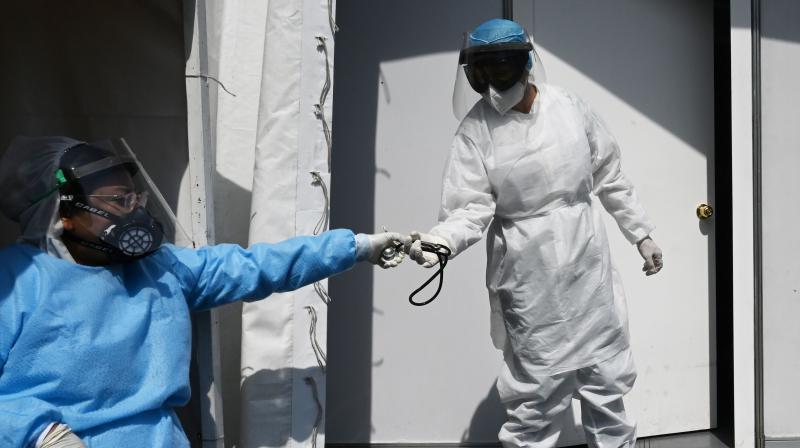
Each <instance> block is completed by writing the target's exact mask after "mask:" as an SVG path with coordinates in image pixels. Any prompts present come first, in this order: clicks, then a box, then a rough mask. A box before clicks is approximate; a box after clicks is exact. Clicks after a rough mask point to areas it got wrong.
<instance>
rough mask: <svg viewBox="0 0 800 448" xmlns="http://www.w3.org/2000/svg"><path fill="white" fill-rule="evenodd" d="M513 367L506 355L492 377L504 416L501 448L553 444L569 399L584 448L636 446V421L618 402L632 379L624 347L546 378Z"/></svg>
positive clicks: (633, 373) (542, 447) (630, 361)
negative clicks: (577, 406)
mask: <svg viewBox="0 0 800 448" xmlns="http://www.w3.org/2000/svg"><path fill="white" fill-rule="evenodd" d="M514 365H515V363H514V361H513V355H512V356H507V357H506V362H505V363H504V365H503V370H502V372H501V373H500V377H499V378H498V380H497V390H498V392H499V394H500V400H501V401H502V402H503V404H504V405H505V407H506V413H507V416H508V421H506V423H505V424H504V425H503V427H502V428H501V429H500V434H499V438H500V442H502V444H503V446H504V447H506V448H509V447H520V448H522V447H525V448H551V447H555V446H556V442H557V441H558V436H559V434H560V433H561V426H562V423H561V422H562V421H563V419H562V418H561V417H562V414H563V413H564V412H565V411H567V410H569V409H570V404H571V401H572V398H573V397H575V398H577V399H579V400H580V402H581V415H582V419H583V430H584V432H585V434H586V443H587V444H588V445H589V446H590V447H599V448H633V447H634V446H635V445H636V423H635V422H634V420H633V419H632V418H631V417H630V416H629V415H627V414H626V413H625V405H624V404H623V402H622V397H623V396H624V395H625V394H626V393H628V392H629V391H630V390H631V388H632V387H633V383H634V381H635V380H636V369H635V367H634V365H633V357H632V356H631V351H630V349H626V350H623V351H622V352H620V353H619V354H617V355H615V356H613V357H612V358H610V359H608V360H605V361H603V362H600V363H598V364H595V365H593V366H589V367H584V368H582V369H578V370H574V371H571V372H565V373H561V374H559V375H555V376H550V377H532V376H531V375H528V374H527V373H525V372H520V371H519V370H518V369H515V366H514Z"/></svg>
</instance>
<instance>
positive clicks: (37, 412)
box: [0, 137, 407, 448]
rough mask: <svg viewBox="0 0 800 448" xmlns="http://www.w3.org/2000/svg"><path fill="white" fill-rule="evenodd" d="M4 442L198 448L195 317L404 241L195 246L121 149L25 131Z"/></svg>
mask: <svg viewBox="0 0 800 448" xmlns="http://www.w3.org/2000/svg"><path fill="white" fill-rule="evenodd" d="M0 191H2V192H3V194H2V195H1V196H2V197H0V211H2V212H3V214H5V215H6V216H8V217H9V218H11V219H12V220H14V221H17V222H19V224H20V230H21V236H20V238H19V240H18V242H17V243H16V244H12V245H10V246H7V247H5V248H3V249H2V250H0V446H3V447H37V448H44V447H60V448H68V447H83V446H87V447H115V448H120V447H128V446H131V447H133V446H135V447H188V446H189V442H188V440H187V438H186V436H185V434H184V433H183V430H182V429H181V425H180V423H179V421H178V418H177V416H176V414H175V412H174V411H173V409H174V408H175V407H178V406H183V405H185V404H186V403H187V401H188V400H189V393H190V391H189V361H190V356H191V353H190V352H191V328H190V327H191V323H190V313H191V312H192V311H199V310H206V309H209V308H213V307H215V306H219V305H224V304H226V303H230V302H234V301H237V300H245V301H251V300H260V299H263V298H265V297H267V296H269V295H270V294H272V293H273V292H283V291H291V290H294V289H297V288H300V287H302V286H304V285H308V284H311V283H313V282H316V281H318V280H322V279H324V278H326V277H329V276H331V275H334V274H337V273H339V272H342V271H345V270H347V269H349V268H351V267H352V266H353V265H354V264H355V263H356V262H358V261H369V262H371V263H374V264H377V265H380V266H381V267H384V268H387V267H393V266H396V265H397V264H398V263H400V262H401V261H402V256H403V255H402V252H400V251H397V252H396V255H395V256H394V257H393V258H382V257H381V255H382V251H383V249H385V248H387V247H389V246H393V245H395V244H396V243H397V242H406V240H407V237H404V236H401V235H399V234H395V233H384V234H378V235H365V234H358V235H354V234H353V232H351V231H349V230H333V231H329V232H325V233H323V234H321V235H319V236H311V237H297V238H292V239H289V240H286V241H283V242H281V243H277V244H254V245H252V246H251V247H250V248H248V249H243V248H241V247H239V246H237V245H229V244H220V245H215V246H208V247H202V248H199V249H193V248H187V247H181V246H180V244H185V243H187V242H188V238H186V236H185V234H184V233H183V231H182V230H181V229H180V226H179V225H178V224H177V222H176V220H175V219H174V215H173V214H172V213H171V211H170V210H169V208H168V206H167V205H166V203H165V202H164V200H163V197H162V196H161V195H160V193H159V192H158V190H157V189H156V188H155V186H154V185H152V183H151V182H150V178H149V176H147V175H146V173H145V172H144V170H143V168H142V166H141V165H140V164H139V163H138V161H137V159H136V157H135V155H134V154H133V152H132V151H131V150H130V148H129V147H128V146H127V145H126V144H125V142H124V141H122V140H112V141H109V142H104V143H102V144H87V143H84V142H80V141H76V140H73V139H70V138H66V137H45V138H25V137H18V138H16V139H15V140H14V141H13V142H12V143H11V146H10V147H9V148H8V150H7V151H6V153H5V154H4V156H3V159H2V162H1V163H0Z"/></svg>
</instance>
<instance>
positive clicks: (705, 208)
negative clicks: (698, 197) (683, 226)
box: [697, 204, 714, 219]
mask: <svg viewBox="0 0 800 448" xmlns="http://www.w3.org/2000/svg"><path fill="white" fill-rule="evenodd" d="M713 215H714V209H713V208H712V207H711V206H710V205H708V204H700V205H698V206H697V217H698V218H700V219H708V218H710V217H711V216H713Z"/></svg>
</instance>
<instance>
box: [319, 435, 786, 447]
mask: <svg viewBox="0 0 800 448" xmlns="http://www.w3.org/2000/svg"><path fill="white" fill-rule="evenodd" d="M326 446H328V447H342V448H343V447H344V446H348V447H354V446H356V445H341V444H326ZM357 446H359V447H370V446H371V447H385V448H389V447H391V448H423V447H457V446H462V447H472V448H479V447H480V448H484V447H485V448H490V447H496V446H499V445H480V444H461V445H456V444H409V445H402V444H372V445H366V444H365V445H357ZM583 447H586V445H576V446H574V447H570V448H583ZM636 448H731V447H729V446H728V445H727V444H725V443H724V442H723V441H722V440H720V439H719V438H718V437H717V436H716V435H714V434H712V433H711V431H698V432H692V433H686V434H676V435H671V436H661V437H648V438H645V439H639V440H638V441H637V442H636ZM776 448H778V447H776Z"/></svg>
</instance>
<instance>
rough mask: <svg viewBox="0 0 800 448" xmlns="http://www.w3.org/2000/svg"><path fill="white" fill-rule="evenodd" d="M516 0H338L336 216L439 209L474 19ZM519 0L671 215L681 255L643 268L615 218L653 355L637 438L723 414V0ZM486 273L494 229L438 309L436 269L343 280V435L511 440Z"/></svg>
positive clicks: (337, 325) (399, 227)
mask: <svg viewBox="0 0 800 448" xmlns="http://www.w3.org/2000/svg"><path fill="white" fill-rule="evenodd" d="M501 3H502V2H500V1H497V2H485V1H483V0H481V1H464V0H450V1H441V2H430V1H423V0H420V1H410V2H374V1H371V0H352V1H350V2H340V3H339V5H338V11H337V20H338V22H339V25H340V27H341V29H342V30H341V31H340V32H339V33H338V34H337V64H336V73H335V88H336V89H337V91H336V101H335V103H334V128H333V131H334V148H333V188H332V195H333V200H332V213H333V222H332V224H333V227H336V226H340V227H350V228H354V229H356V230H358V231H380V230H381V228H382V226H384V225H385V226H387V227H388V228H389V229H390V230H395V231H400V232H408V231H411V230H415V229H416V230H421V231H426V230H428V229H429V228H430V227H431V226H433V225H434V224H435V222H436V215H437V212H438V205H439V195H440V193H441V173H442V171H443V168H444V163H445V159H446V157H447V153H448V149H449V145H450V141H451V139H452V136H453V133H454V131H455V129H456V126H457V122H456V120H455V119H454V118H453V116H452V113H451V111H450V98H451V92H452V85H453V80H454V77H455V71H456V62H457V54H458V48H459V46H460V44H461V32H462V31H467V30H469V29H470V28H472V27H474V26H475V25H477V24H478V23H480V22H481V21H483V20H487V19H489V18H494V17H499V16H500V15H501ZM530 5H535V9H533V10H531V7H530ZM525 6H527V9H526V7H525ZM514 10H515V17H516V18H517V20H519V21H520V22H521V23H522V24H523V25H524V26H526V27H528V28H529V30H530V31H532V32H533V33H534V34H535V36H536V38H537V41H538V44H539V51H540V52H541V56H542V59H543V61H544V64H545V68H546V70H547V72H548V77H549V79H550V81H551V82H552V83H554V84H558V85H560V86H562V87H565V88H567V89H569V90H572V91H574V92H576V93H578V94H580V95H581V96H583V97H584V98H585V99H586V100H587V101H588V102H589V103H591V104H592V105H593V106H594V107H595V108H596V109H597V110H598V111H599V113H600V114H601V115H602V116H603V117H604V118H605V119H606V121H607V122H608V123H609V125H610V127H611V129H612V130H613V131H614V133H615V135H616V136H617V139H618V140H619V141H620V144H621V146H622V148H623V166H624V168H625V171H626V172H627V174H628V175H629V177H630V178H631V179H632V180H633V182H634V184H635V185H636V186H637V189H638V191H639V194H640V197H641V199H642V201H643V203H644V205H645V208H646V209H647V210H648V211H649V212H650V215H651V217H652V218H653V220H654V221H655V223H656V224H657V226H658V229H657V230H656V232H655V233H654V238H655V240H656V241H657V242H658V243H659V244H660V245H661V247H662V248H663V249H664V252H665V263H666V267H665V269H664V271H663V272H662V273H660V274H659V275H657V276H655V277H649V278H645V277H644V275H643V274H642V273H641V260H640V257H639V255H638V253H637V252H636V249H635V248H634V247H632V246H631V245H629V244H628V243H627V242H625V241H624V240H623V238H622V236H621V234H620V232H619V231H618V230H617V228H616V225H615V224H613V223H612V222H611V221H610V220H609V223H608V230H609V235H610V237H611V241H612V246H613V247H612V250H613V255H614V258H615V261H616V264H617V267H618V269H619V270H620V271H621V274H622V276H623V280H624V282H625V286H626V290H627V293H628V302H629V308H630V321H631V325H630V328H631V333H632V335H633V336H632V337H633V346H634V347H633V349H634V355H635V359H636V363H637V366H638V370H639V379H638V381H637V384H636V387H635V389H634V392H633V393H632V394H631V397H630V400H628V401H629V403H630V405H629V407H630V408H631V409H632V412H634V413H635V414H636V415H637V417H638V420H639V432H640V435H642V436H647V435H655V434H667V433H675V432H683V431H692V430H699V429H706V428H710V427H712V426H714V423H715V422H714V419H715V410H714V405H715V399H714V397H713V393H712V392H713V391H715V375H716V372H715V370H714V367H715V354H714V347H715V341H714V337H713V336H714V332H715V328H714V321H713V316H714V293H713V285H714V283H713V279H714V269H713V258H712V257H713V247H714V241H713V233H714V232H713V218H712V219H711V220H709V221H704V222H700V221H699V220H698V218H697V217H696V216H695V208H696V207H697V205H698V204H700V203H703V202H707V203H709V204H711V205H713V203H714V198H713V191H712V189H711V187H710V186H711V185H713V182H714V180H713V178H712V177H710V176H711V174H712V173H713V163H714V160H713V148H714V141H713V135H714V111H713V101H714V85H713V40H712V37H713V36H712V25H713V22H712V5H711V2H696V1H690V0H684V1H674V2H636V1H634V0H629V1H619V0H613V1H604V2H603V3H602V7H601V6H594V3H593V2H592V3H590V2H585V1H584V2H579V1H564V0H558V1H536V2H530V1H524V2H523V1H520V2H516V3H515V5H514ZM534 17H535V19H534ZM484 271H485V251H484V248H483V243H479V244H476V246H474V247H473V248H471V249H470V250H469V251H467V252H466V253H464V254H462V255H460V256H459V257H457V258H456V259H454V260H453V261H452V262H451V264H449V265H448V267H447V271H446V273H445V283H444V287H443V291H442V294H441V295H440V297H439V298H438V299H437V301H435V302H433V303H432V304H431V305H429V306H427V307H423V308H416V307H412V306H410V305H409V304H408V302H407V297H408V293H409V292H411V291H412V290H413V289H414V288H416V287H417V286H418V285H419V284H421V283H422V282H423V281H424V280H425V279H426V278H427V276H429V275H430V274H432V271H430V270H422V268H419V267H417V266H416V265H414V264H412V263H406V264H404V265H402V266H400V267H399V268H398V269H395V270H392V271H380V270H374V271H373V270H371V269H369V268H366V267H361V266H360V267H357V268H356V269H355V270H354V271H353V272H350V273H347V274H345V275H343V276H340V277H338V278H334V279H332V281H331V288H330V289H331V294H332V296H333V300H334V303H333V305H332V307H331V310H330V320H329V339H328V344H329V352H328V358H329V377H328V392H327V393H328V409H327V410H328V414H327V417H326V418H327V427H328V434H327V441H328V442H329V443H342V444H347V443H356V442H358V443H365V442H372V443H399V442H406V443H411V442H416V443H434V442H443V443H444V442H447V443H453V442H470V443H481V442H483V443H486V442H493V441H495V442H496V440H497V431H498V429H499V427H500V425H501V424H502V422H503V421H504V419H505V417H504V411H503V408H502V406H501V404H500V402H499V399H498V396H497V393H496V391H495V389H494V381H495V379H496V377H497V373H498V372H499V369H500V366H501V362H502V360H501V356H500V354H499V353H498V352H497V351H496V350H495V349H494V348H493V347H492V345H491V341H490V339H489V304H488V298H487V295H486V289H485V282H484V275H485V274H484ZM576 409H577V408H576ZM569 417H570V418H571V419H572V420H573V422H572V423H568V426H571V427H573V428H575V430H568V431H565V434H564V436H563V437H562V440H561V444H562V445H564V446H566V445H570V444H573V443H575V442H578V441H580V440H582V435H581V434H580V430H579V426H578V425H579V423H578V422H579V420H578V418H579V416H578V415H577V414H575V415H571V416H569Z"/></svg>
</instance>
